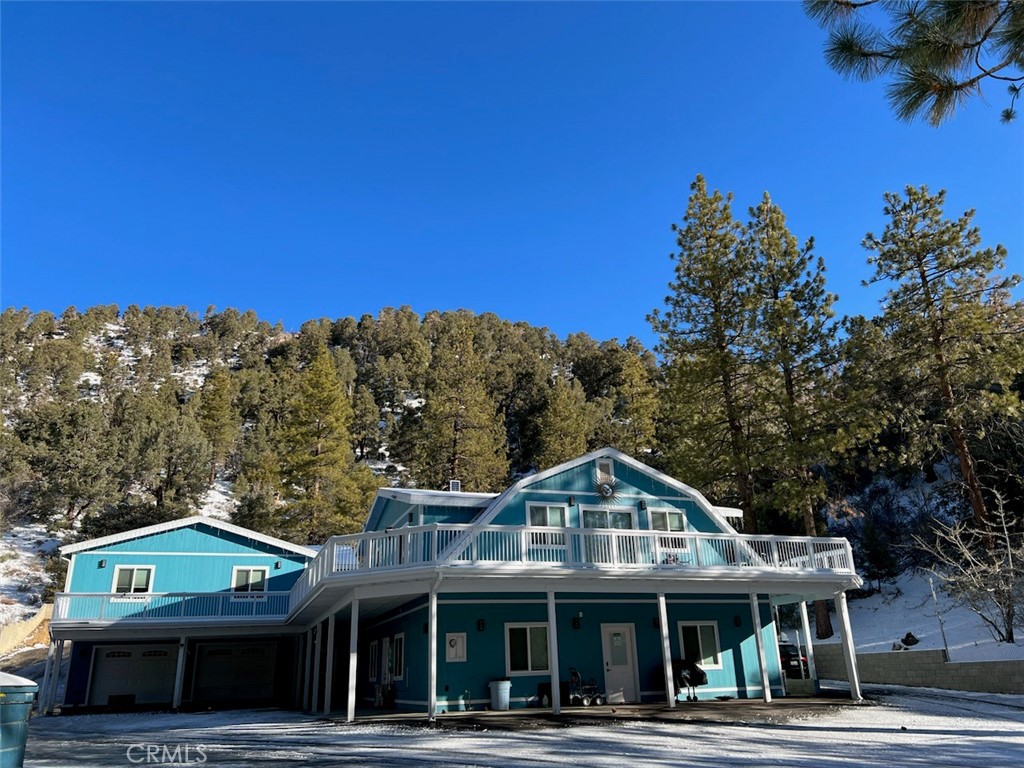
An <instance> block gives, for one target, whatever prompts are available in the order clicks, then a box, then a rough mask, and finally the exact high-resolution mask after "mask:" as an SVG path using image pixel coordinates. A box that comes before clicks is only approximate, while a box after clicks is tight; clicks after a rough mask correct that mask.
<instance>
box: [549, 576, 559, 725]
mask: <svg viewBox="0 0 1024 768" xmlns="http://www.w3.org/2000/svg"><path fill="white" fill-rule="evenodd" d="M548 641H549V643H550V645H551V652H550V653H549V654H548V655H549V656H550V658H549V659H548V666H549V667H551V714H553V715H560V714H561V713H562V687H561V682H560V678H559V673H558V624H557V612H556V611H555V593H554V592H548Z"/></svg>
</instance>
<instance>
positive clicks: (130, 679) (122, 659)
mask: <svg viewBox="0 0 1024 768" xmlns="http://www.w3.org/2000/svg"><path fill="white" fill-rule="evenodd" d="M177 662H178V646H177V645H98V646H96V647H95V648H94V649H93V662H92V679H91V681H90V684H89V704H90V705H92V706H105V705H107V704H114V705H117V704H124V705H128V704H170V703H171V699H172V698H173V696H174V670H175V667H176V666H177ZM111 697H114V698H113V700H111ZM132 697H134V698H132Z"/></svg>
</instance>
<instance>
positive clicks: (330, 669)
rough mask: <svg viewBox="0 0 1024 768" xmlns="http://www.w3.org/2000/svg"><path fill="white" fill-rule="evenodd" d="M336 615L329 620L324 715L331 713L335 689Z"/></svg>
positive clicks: (325, 665) (332, 615)
mask: <svg viewBox="0 0 1024 768" xmlns="http://www.w3.org/2000/svg"><path fill="white" fill-rule="evenodd" d="M336 621H337V619H336V618H335V617H334V614H331V617H330V618H329V619H327V661H326V662H325V663H324V714H325V715H329V714H330V713H331V691H332V689H333V688H334V624H335V622H336Z"/></svg>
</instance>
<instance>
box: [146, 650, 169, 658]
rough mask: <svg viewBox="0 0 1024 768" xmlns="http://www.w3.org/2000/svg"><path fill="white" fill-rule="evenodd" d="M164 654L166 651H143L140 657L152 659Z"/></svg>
mask: <svg viewBox="0 0 1024 768" xmlns="http://www.w3.org/2000/svg"><path fill="white" fill-rule="evenodd" d="M166 655H167V651H143V652H142V658H144V659H152V658H156V657H157V656H166Z"/></svg>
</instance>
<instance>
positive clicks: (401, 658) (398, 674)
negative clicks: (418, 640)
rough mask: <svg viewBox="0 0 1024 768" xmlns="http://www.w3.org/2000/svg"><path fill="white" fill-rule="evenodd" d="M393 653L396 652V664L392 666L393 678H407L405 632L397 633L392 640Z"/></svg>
mask: <svg viewBox="0 0 1024 768" xmlns="http://www.w3.org/2000/svg"><path fill="white" fill-rule="evenodd" d="M392 648H393V649H394V650H393V651H392V653H393V654H394V659H395V660H394V664H393V666H392V667H391V669H392V670H393V671H392V674H391V679H392V680H402V679H404V678H405V634H404V633H403V634H400V635H395V639H394V640H393V641H392Z"/></svg>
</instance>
